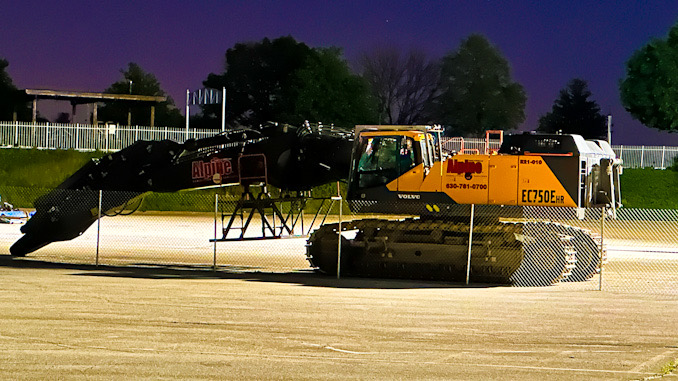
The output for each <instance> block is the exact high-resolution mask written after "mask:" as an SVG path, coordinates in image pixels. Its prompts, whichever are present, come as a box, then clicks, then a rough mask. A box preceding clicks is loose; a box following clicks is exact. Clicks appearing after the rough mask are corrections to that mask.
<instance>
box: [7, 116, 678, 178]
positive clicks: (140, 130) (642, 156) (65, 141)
mask: <svg viewBox="0 0 678 381" xmlns="http://www.w3.org/2000/svg"><path fill="white" fill-rule="evenodd" d="M217 132H218V131H216V130H207V129H190V130H189V131H188V133H187V132H186V129H185V128H177V127H146V126H120V125H99V126H94V125H89V124H58V123H35V124H34V123H24V122H0V147H20V148H38V149H75V150H80V151H95V150H100V151H118V150H120V149H123V148H125V147H127V146H129V145H130V144H132V143H134V142H135V141H137V140H163V139H169V140H173V141H176V142H179V143H181V142H184V141H185V140H186V139H187V138H195V139H200V138H204V137H209V136H213V135H214V134H216V133H217ZM443 145H444V148H445V149H446V150H449V151H457V152H459V151H460V150H461V149H462V148H463V149H464V152H484V150H485V139H478V138H468V139H463V147H462V140H461V139H458V138H444V139H443ZM490 148H491V149H498V148H499V141H498V140H490ZM612 148H613V149H614V151H615V153H616V154H617V157H619V158H621V159H622V160H623V161H624V167H626V168H646V167H653V168H661V169H664V168H667V167H670V166H671V165H672V164H673V163H674V161H675V160H676V157H678V147H670V146H626V145H613V146H612Z"/></svg>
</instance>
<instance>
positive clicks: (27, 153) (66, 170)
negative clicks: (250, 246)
mask: <svg viewBox="0 0 678 381" xmlns="http://www.w3.org/2000/svg"><path fill="white" fill-rule="evenodd" d="M103 155H104V153H103V152H79V151H74V150H67V151H66V150H36V149H34V150H26V149H13V148H8V149H0V196H2V198H3V200H6V201H8V202H11V203H13V204H14V205H15V206H17V207H22V208H30V207H32V206H33V200H35V198H36V197H38V196H40V195H42V194H45V193H47V192H48V191H49V190H50V189H53V188H55V187H56V186H58V185H59V184H60V183H61V182H62V181H64V180H65V179H66V178H68V177H69V176H70V175H71V174H73V173H74V172H75V171H77V170H78V169H79V168H80V167H82V166H83V165H85V164H86V163H87V162H88V161H89V160H91V159H92V158H98V157H101V156H103ZM621 188H622V203H623V204H624V206H625V207H627V208H649V209H678V166H674V167H673V168H672V169H666V170H658V169H652V168H645V169H625V170H624V174H623V175H622V176H621ZM216 192H219V193H220V195H222V196H224V197H226V198H228V199H236V198H237V197H238V195H239V194H240V193H241V192H242V191H241V189H240V187H226V188H221V189H204V190H196V191H181V192H178V193H179V194H178V195H177V194H175V193H148V194H146V195H145V196H144V199H143V202H142V205H141V207H140V209H141V210H175V211H212V210H214V194H215V193H216ZM272 193H273V194H274V195H276V190H275V189H272ZM335 193H336V187H335V185H334V184H327V185H325V186H321V187H318V188H316V189H314V190H313V194H314V195H316V196H327V197H329V196H332V195H334V194H335ZM220 197H221V196H220ZM309 209H310V210H314V207H313V206H310V208H309Z"/></svg>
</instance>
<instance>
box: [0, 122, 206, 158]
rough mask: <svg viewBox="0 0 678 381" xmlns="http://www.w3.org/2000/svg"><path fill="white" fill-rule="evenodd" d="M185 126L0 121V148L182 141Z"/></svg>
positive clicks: (196, 133)
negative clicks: (165, 140)
mask: <svg viewBox="0 0 678 381" xmlns="http://www.w3.org/2000/svg"><path fill="white" fill-rule="evenodd" d="M217 132H218V131H216V130H204V129H200V130H198V129H190V130H189V133H188V138H195V139H199V138H204V137H209V136H213V135H215V134H216V133H217ZM186 135H187V134H186V129H185V128H176V127H145V126H119V125H99V126H94V125H90V124H59V123H25V122H0V147H19V148H39V149H75V150H80V151H96V150H101V151H117V150H120V149H123V148H125V147H127V146H129V145H131V144H132V143H134V142H135V141H137V140H163V139H169V140H173V141H176V142H184V141H185V140H186V138H187V136H186Z"/></svg>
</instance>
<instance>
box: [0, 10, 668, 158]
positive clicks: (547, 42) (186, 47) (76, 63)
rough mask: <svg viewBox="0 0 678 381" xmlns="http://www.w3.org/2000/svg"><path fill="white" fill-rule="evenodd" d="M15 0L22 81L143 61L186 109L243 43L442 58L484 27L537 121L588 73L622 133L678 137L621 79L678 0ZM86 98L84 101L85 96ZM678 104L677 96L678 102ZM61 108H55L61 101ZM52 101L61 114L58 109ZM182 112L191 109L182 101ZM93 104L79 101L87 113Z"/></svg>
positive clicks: (15, 60) (108, 76) (43, 82)
mask: <svg viewBox="0 0 678 381" xmlns="http://www.w3.org/2000/svg"><path fill="white" fill-rule="evenodd" d="M131 3H132V2H118V1H107V2H106V1H102V2H92V1H68V0H64V1H58V2H57V1H4V5H3V6H2V13H1V16H0V20H1V22H0V57H3V58H5V59H7V60H8V61H9V64H10V66H9V68H8V72H9V74H10V76H11V77H12V79H13V81H14V84H15V85H16V86H17V87H19V88H40V89H58V90H74V91H97V92H99V91H103V90H104V89H105V88H107V87H108V86H109V85H111V84H112V83H113V82H115V81H117V80H119V79H121V78H122V77H121V74H120V70H121V69H126V68H127V64H128V63H129V62H136V63H138V64H139V65H140V66H141V67H142V68H143V69H144V70H145V71H147V72H150V73H152V74H154V75H155V76H156V77H157V78H158V80H159V81H160V83H161V86H162V88H163V89H164V90H165V91H167V92H168V93H169V95H170V96H171V97H172V98H174V101H175V103H176V104H177V106H178V107H179V108H180V109H181V110H183V107H184V106H183V105H184V104H185V103H184V102H185V93H186V89H191V90H195V89H198V88H200V87H202V81H203V80H204V79H205V78H207V75H208V74H209V73H212V72H214V73H221V72H222V71H223V66H224V54H225V52H226V50H227V49H228V48H230V47H233V45H234V44H235V43H237V42H246V41H260V40H261V39H262V38H264V37H269V38H271V39H273V38H277V37H280V36H285V35H291V36H292V37H294V38H295V39H296V40H297V41H300V42H304V43H306V44H308V45H309V46H312V47H328V46H338V47H341V48H343V49H344V54H345V57H346V58H347V59H348V60H349V61H354V60H355V58H356V57H358V56H359V54H360V53H361V52H364V51H366V50H369V49H370V48H373V47H376V46H379V45H383V44H390V45H396V46H401V47H403V48H404V49H409V48H419V49H423V50H424V51H425V52H427V53H428V54H429V55H430V56H431V57H432V58H437V57H441V56H443V55H444V54H446V53H447V52H450V51H452V50H455V49H457V47H458V46H459V43H460V41H461V40H462V39H464V38H466V37H467V36H468V35H469V34H471V33H480V34H483V35H485V36H486V37H487V38H488V39H489V40H490V42H492V43H493V44H494V45H495V46H496V47H497V48H498V49H499V50H500V52H501V53H502V55H503V56H504V57H506V59H507V60H508V61H509V63H510V64H511V67H512V74H513V78H514V79H515V80H516V81H518V82H520V83H521V84H522V85H523V86H524V87H525V90H526V92H527V96H528V102H527V108H526V114H527V120H526V121H525V123H524V125H523V127H522V129H525V130H531V129H534V128H536V125H537V121H538V119H539V116H541V115H542V114H544V113H546V112H548V111H550V110H551V106H552V104H553V101H554V100H555V99H556V98H557V97H558V92H559V90H560V89H562V88H564V87H565V86H566V84H567V82H568V81H569V80H570V79H572V78H575V77H578V78H582V79H584V80H586V81H588V83H589V88H590V90H591V91H592V93H593V96H592V98H593V99H594V100H595V101H597V102H598V104H599V105H600V107H601V109H602V112H603V113H604V114H607V113H611V114H612V115H613V123H614V129H613V136H612V140H613V144H657V145H678V134H667V133H659V132H656V130H653V129H649V128H646V127H644V126H642V125H641V124H640V123H639V122H637V121H635V120H633V119H632V117H631V116H630V115H629V114H628V113H626V111H624V109H623V107H622V106H621V103H620V101H619V91H618V83H619V80H620V79H621V78H622V77H623V75H624V72H625V62H626V61H627V60H628V58H629V57H630V56H631V54H632V53H633V52H634V51H635V50H637V49H638V48H640V47H642V46H643V45H644V44H646V43H647V42H648V41H649V40H650V39H651V38H653V37H655V38H665V37H666V35H667V33H668V30H669V28H670V27H671V26H672V25H673V24H674V23H675V22H676V21H678V1H666V2H664V1H660V2H640V1H638V2H620V1H541V2H538V1H532V2H528V1H523V2H510V1H478V0H476V1H436V2H433V1H431V2H428V1H395V0H390V1H332V2H328V1H317V0H315V1H216V0H214V1H197V2H188V1H178V0H163V1H139V2H135V3H137V4H135V5H131ZM81 107H82V106H81ZM677 107H678V106H677ZM52 108H53V107H52ZM62 108H63V110H51V111H49V112H48V111H45V109H43V108H42V107H40V110H41V112H42V113H43V114H44V115H45V116H46V117H48V118H49V119H53V118H55V117H56V113H57V112H58V111H64V112H70V106H69V105H68V103H65V102H64V103H63V106H62ZM182 113H183V111H182ZM86 117H87V111H86V110H82V109H79V110H78V119H80V118H82V120H76V121H78V122H84V121H85V118H86Z"/></svg>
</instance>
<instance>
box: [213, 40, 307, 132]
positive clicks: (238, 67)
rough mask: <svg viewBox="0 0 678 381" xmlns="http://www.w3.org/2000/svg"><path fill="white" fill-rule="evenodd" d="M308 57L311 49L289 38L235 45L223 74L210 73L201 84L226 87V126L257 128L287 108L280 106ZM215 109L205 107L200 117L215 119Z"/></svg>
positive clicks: (228, 54) (218, 113)
mask: <svg viewBox="0 0 678 381" xmlns="http://www.w3.org/2000/svg"><path fill="white" fill-rule="evenodd" d="M312 54H313V53H312V50H311V48H309V47H308V46H306V44H303V43H299V42H297V41H295V40H294V38H292V37H291V36H287V37H280V38H277V39H275V40H272V41H271V40H269V39H268V38H264V39H263V40H262V41H261V42H256V43H237V44H235V46H234V47H233V48H230V49H228V50H227V51H226V64H225V70H224V73H222V74H214V73H212V74H210V75H209V76H208V77H207V79H206V80H205V81H204V82H203V84H204V85H205V86H206V87H212V88H217V89H220V88H222V87H226V120H227V123H228V124H230V125H247V126H252V125H259V124H261V123H265V122H267V121H272V120H275V119H277V118H276V117H277V112H278V111H279V110H280V109H284V108H285V106H287V105H285V106H283V103H286V102H287V104H289V102H290V98H291V97H290V95H289V91H290V89H291V87H292V86H291V85H292V84H291V81H292V80H293V73H295V72H296V71H297V70H299V69H301V68H302V67H304V65H305V64H306V62H307V59H308V57H309V56H311V55H312ZM218 110H220V108H217V107H215V106H205V107H203V114H205V115H207V116H213V117H214V118H216V115H220V111H218ZM277 121H280V120H277ZM280 122H283V121H280Z"/></svg>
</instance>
